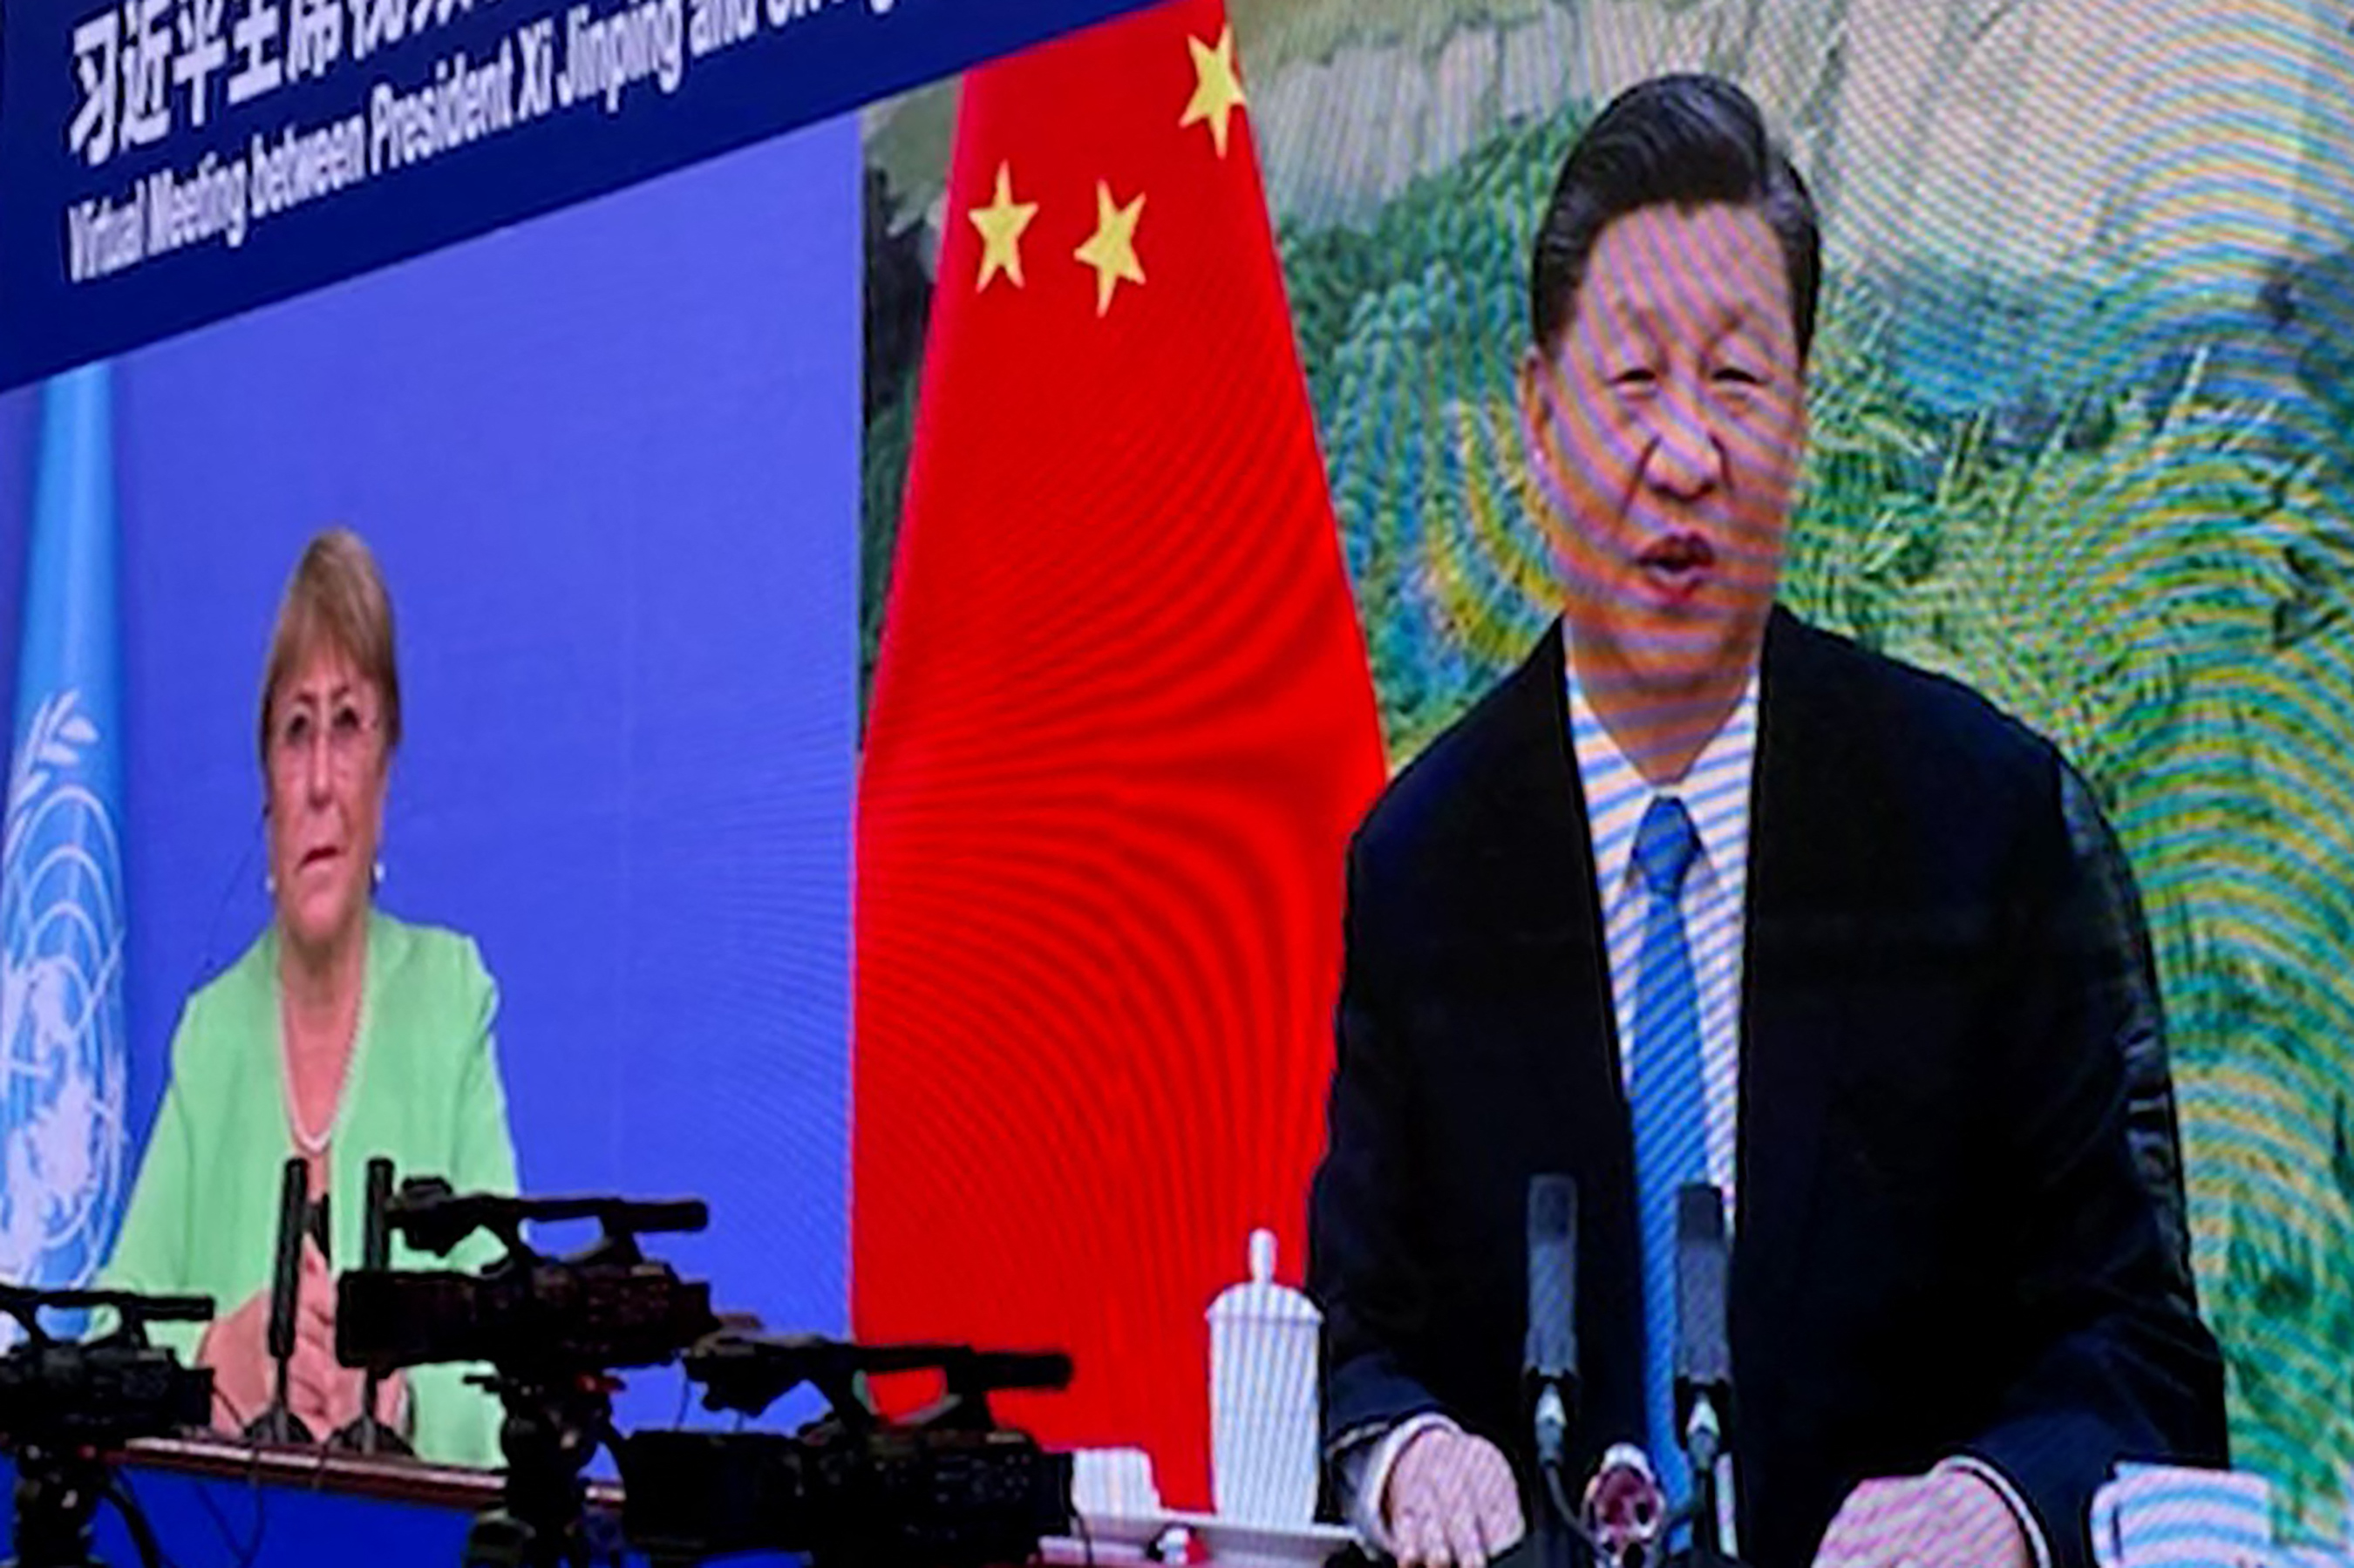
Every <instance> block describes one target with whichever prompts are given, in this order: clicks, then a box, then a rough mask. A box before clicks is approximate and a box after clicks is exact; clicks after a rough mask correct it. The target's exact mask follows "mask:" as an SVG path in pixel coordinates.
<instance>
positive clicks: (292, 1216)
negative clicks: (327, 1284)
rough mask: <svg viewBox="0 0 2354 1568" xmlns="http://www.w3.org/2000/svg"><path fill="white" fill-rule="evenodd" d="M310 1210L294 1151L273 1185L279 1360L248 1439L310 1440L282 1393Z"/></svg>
mask: <svg viewBox="0 0 2354 1568" xmlns="http://www.w3.org/2000/svg"><path fill="white" fill-rule="evenodd" d="M310 1213H311V1168H310V1167H309V1166H307V1165H305V1164H303V1163H302V1156H301V1155H299V1154H297V1155H293V1156H291V1157H289V1158H288V1160H287V1161H286V1173H285V1175H284V1176H283V1177H282V1178H281V1180H280V1181H279V1184H278V1261H277V1265H276V1267H275V1270H274V1272H272V1274H271V1275H270V1340H269V1344H270V1360H272V1361H276V1362H277V1363H278V1383H277V1388H276V1391H275V1392H274V1393H272V1394H271V1395H270V1407H269V1408H268V1409H267V1410H264V1411H263V1412H262V1413H261V1414H259V1415H257V1416H255V1417H254V1418H253V1419H252V1420H251V1421H250V1422H249V1423H247V1425H246V1428H245V1440H246V1441H247V1442H249V1443H281V1444H284V1443H310V1442H312V1441H313V1437H312V1436H311V1429H310V1428H309V1427H308V1426H305V1425H303V1424H302V1417H301V1416H299V1415H297V1414H294V1412H293V1409H292V1406H291V1405H290V1404H288V1401H287V1397H286V1375H287V1374H286V1369H287V1364H288V1363H289V1362H291V1361H292V1360H293V1359H294V1312H295V1307H296V1299H295V1292H296V1290H297V1288H298V1287H300V1286H301V1284H302V1231H303V1228H304V1225H305V1223H306V1222H307V1221H308V1219H309V1217H310Z"/></svg>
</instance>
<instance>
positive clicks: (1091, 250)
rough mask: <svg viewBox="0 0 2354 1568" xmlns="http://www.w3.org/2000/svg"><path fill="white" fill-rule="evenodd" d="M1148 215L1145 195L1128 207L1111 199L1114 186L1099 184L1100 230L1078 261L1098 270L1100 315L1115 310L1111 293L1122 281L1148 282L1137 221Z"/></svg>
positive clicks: (1098, 181) (1078, 253) (1098, 208)
mask: <svg viewBox="0 0 2354 1568" xmlns="http://www.w3.org/2000/svg"><path fill="white" fill-rule="evenodd" d="M1143 215H1144V195H1143V193H1142V192H1138V193H1137V197H1136V199H1135V200H1134V201H1132V202H1129V204H1128V205H1127V206H1126V207H1120V206H1119V205H1117V204H1115V203H1114V202H1113V201H1112V199H1111V186H1109V185H1106V184H1105V183H1104V182H1103V181H1101V180H1097V182H1096V231H1095V232H1094V233H1093V234H1090V235H1089V236H1087V243H1086V244H1085V245H1082V246H1080V247H1079V249H1078V250H1077V251H1076V255H1077V256H1078V259H1079V260H1082V261H1084V262H1086V263H1087V265H1088V266H1090V267H1092V268H1094V269H1095V270H1096V314H1097V315H1098V316H1100V315H1102V314H1104V313H1106V312H1108V311H1109V310H1110V309H1111V291H1113V290H1114V289H1116V288H1118V287H1119V284H1120V281H1121V280H1122V279H1125V280H1127V281H1129V282H1131V283H1141V282H1143V281H1144V264H1143V263H1142V262H1140V261H1139V260H1137V259H1136V220H1137V219H1138V218H1139V217H1142V216H1143Z"/></svg>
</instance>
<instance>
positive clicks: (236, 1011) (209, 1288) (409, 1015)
mask: <svg viewBox="0 0 2354 1568" xmlns="http://www.w3.org/2000/svg"><path fill="white" fill-rule="evenodd" d="M497 1012H498V988H497V986H496V984H495V983H493V980H491V977H490V974H489V972H488V971H487V970H485V969H483V967H482V955H481V954H480V953H479V952H478V951H477V950H476V949H475V947H474V943H473V941H472V938H467V937H461V936H460V935H458V934H457V933H455V932H452V931H445V930H440V929H437V928H435V927H428V926H410V925H406V924H404V923H402V922H401V921H398V920H395V919H393V918H392V917H391V916H387V915H383V914H371V915H370V916H369V917H368V929H367V979H366V987H365V991H364V992H363V995H362V999H361V1002H360V1015H359V1029H358V1036H357V1038H356V1039H355V1042H354V1043H353V1047H352V1060H351V1065H350V1067H349V1069H348V1071H347V1073H346V1075H345V1085H344V1095H343V1101H342V1108H341V1110H340V1112H339V1114H338V1117H337V1121H336V1126H335V1131H334V1143H333V1144H332V1145H331V1146H330V1148H329V1150H328V1153H329V1156H330V1160H331V1163H330V1166H329V1171H330V1177H329V1182H330V1185H329V1192H330V1197H331V1200H332V1201H331V1202H329V1204H328V1214H329V1221H330V1235H331V1239H332V1240H333V1242H334V1249H333V1252H334V1263H335V1266H336V1268H337V1269H338V1270H339V1271H340V1270H342V1269H345V1268H348V1267H350V1266H353V1265H354V1264H355V1263H356V1262H357V1260H358V1258H359V1255H360V1240H361V1232H362V1229H363V1226H364V1224H365V1219H366V1216H365V1214H364V1213H363V1212H362V1211H363V1207H364V1204H363V1201H362V1194H363V1193H365V1192H366V1171H367V1162H368V1160H369V1159H370V1158H371V1157H373V1156H376V1155H379V1154H381V1155H389V1156H390V1157H391V1159H392V1161H393V1166H394V1170H395V1171H396V1172H397V1176H398V1179H406V1178H408V1177H410V1176H431V1175H438V1176H442V1177H446V1178H447V1179H448V1180H449V1182H450V1184H451V1186H452V1187H454V1188H455V1189H457V1190H458V1191H459V1192H514V1190H515V1161H514V1139H512V1138H511V1137H510V1136H509V1134H508V1131H507V1100H506V1090H505V1088H504V1086H503V1085H502V1084H501V1082H500V1079H499V1065H498V1054H497V1051H496V1049H495V1046H494V1044H493V1039H492V1023H493V1019H494V1018H495V1016H496V1014H497ZM284 1059H285V1054H284V1051H283V1049H282V1047H281V1044H280V1037H279V999H278V936H277V928H276V927H274V926H273V927H270V929H269V930H267V931H265V932H263V933H262V936H261V938H260V940H258V941H256V942H255V943H254V944H253V946H252V947H250V948H247V949H246V951H245V955H244V956H243V957H242V958H240V959H238V961H237V962H236V963H235V964H234V965H232V966H231V967H230V968H229V969H227V970H226V971H224V972H223V973H222V974H221V975H220V977H219V978H218V979H217V980H214V981H212V983H211V984H209V985H207V986H206V987H205V988H204V989H202V990H201V991H197V992H196V995H194V996H192V997H190V998H189V999H188V1004H187V1007H186V1010H185V1011H184V1012H182V1013H181V1015H180V1026H179V1028H178V1030H177V1031H176V1032H175V1033H174V1034H173V1036H172V1075H171V1081H170V1082H169V1083H168V1084H167V1085H166V1086H164V1103H163V1107H162V1108H161V1109H160V1110H158V1111H157V1113H156V1116H155V1127H154V1131H153V1132H152V1133H151V1134H150V1135H149V1137H148V1139H147V1150H146V1154H145V1157H144V1158H143V1160H142V1161H141V1163H140V1167H139V1180H138V1182H137V1184H136V1185H134V1186H133V1188H132V1192H131V1204H130V1207H129V1209H128V1210H127V1211H126V1212H125V1213H124V1214H123V1218H122V1234H120V1235H119V1236H117V1237H116V1239H115V1243H114V1251H113V1254H112V1255H111V1257H110V1258H109V1259H108V1262H107V1266H106V1268H105V1270H104V1280H105V1283H106V1284H107V1285H108V1286H110V1287H115V1288H120V1289H126V1290H141V1291H150V1292H154V1291H193V1292H197V1293H200V1294H203V1295H207V1296H210V1297H212V1298H213V1299H214V1301H215V1303H216V1304H217V1308H218V1310H219V1311H220V1312H221V1313H223V1314H227V1313H228V1312H229V1311H232V1310H234V1309H235V1308H237V1307H238V1306H239V1304H240V1303H241V1302H243V1301H244V1300H245V1299H246V1298H249V1297H250V1296H252V1295H253V1294H254V1293H255V1292H256V1291H258V1290H263V1289H266V1288H268V1287H269V1283H270V1264H271V1261H272V1256H273V1254H274V1253H275V1250H276V1242H277V1234H276V1233H277V1223H278V1189H279V1181H280V1176H281V1171H282V1170H283V1168H284V1166H285V1163H286V1160H287V1157H288V1156H289V1155H291V1154H292V1153H293V1152H294V1147H293V1139H292V1134H291V1133H290V1132H289V1130H288V1128H287V1124H286V1099H285V1089H284V1079H283V1076H282V1074H281V1064H282V1062H283V1061H284ZM497 1252H498V1247H497V1245H496V1244H495V1243H494V1242H493V1241H491V1240H490V1239H489V1238H487V1237H484V1236H479V1235H478V1236H475V1237H473V1238H472V1239H471V1240H470V1241H469V1242H468V1243H467V1244H465V1245H462V1246H461V1247H460V1248H459V1249H458V1250H457V1252H455V1253H453V1254H452V1255H451V1257H450V1258H448V1259H446V1260H444V1259H439V1258H435V1257H432V1256H431V1255H426V1254H419V1253H413V1252H411V1251H410V1250H409V1249H408V1247H406V1246H403V1245H395V1246H394V1248H393V1255H392V1264H393V1266H394V1267H396V1268H462V1269H470V1270H471V1269H474V1268H478V1267H480V1266H482V1264H484V1263H486V1262H488V1261H490V1260H491V1258H492V1257H493V1256H495V1255H496V1254H497ZM202 1333H203V1325H201V1324H195V1323H190V1324H158V1325H156V1326H155V1328H154V1330H153V1337H154V1340H156V1342H158V1343H161V1344H170V1345H173V1346H175V1348H177V1349H178V1350H179V1351H181V1353H182V1355H183V1357H184V1358H192V1357H193V1356H194V1354H195V1351H196V1342H197V1340H198V1339H199V1338H200V1337H201V1336H202ZM480 1370H481V1369H480V1368H474V1367H461V1366H436V1367H415V1368H411V1369H410V1370H409V1372H408V1379H409V1403H410V1407H411V1410H412V1411H413V1413H414V1428H415V1429H414V1432H413V1434H412V1436H413V1438H414V1441H415V1443H416V1446H417V1451H418V1453H419V1456H420V1457H425V1458H429V1459H435V1460H439V1461H441V1462H443V1463H449V1464H470V1465H495V1464H497V1463H498V1462H499V1452H498V1432H499V1407H498V1403H497V1401H496V1400H495V1399H494V1398H493V1396H491V1395H490V1394H488V1393H484V1392H483V1391H482V1390H481V1389H478V1388H473V1387H471V1386H468V1385H467V1384H466V1383H464V1381H463V1379H464V1377H465V1374H466V1373H468V1372H475V1371H480ZM246 1414H248V1415H251V1414H257V1413H255V1412H247V1413H246ZM317 1436H321V1437H324V1436H325V1434H323V1433H321V1434H317Z"/></svg>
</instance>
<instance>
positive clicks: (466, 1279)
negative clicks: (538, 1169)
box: [335, 1177, 716, 1374]
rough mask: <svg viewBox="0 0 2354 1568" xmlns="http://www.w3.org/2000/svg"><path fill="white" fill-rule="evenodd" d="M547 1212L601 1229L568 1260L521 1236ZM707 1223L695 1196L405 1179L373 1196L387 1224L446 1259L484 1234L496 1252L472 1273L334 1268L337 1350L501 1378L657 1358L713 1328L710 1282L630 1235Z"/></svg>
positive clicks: (339, 1354) (361, 1360) (393, 1365)
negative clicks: (577, 1192) (661, 1198)
mask: <svg viewBox="0 0 2354 1568" xmlns="http://www.w3.org/2000/svg"><path fill="white" fill-rule="evenodd" d="M560 1220H595V1221H596V1222H598V1224H599V1225H601V1226H602V1227H603V1231H604V1234H603V1235H602V1236H600V1237H599V1239H598V1241H597V1242H596V1243H595V1244H594V1245H591V1246H589V1247H588V1248H586V1249H585V1250H583V1251H581V1252H578V1253H576V1254H574V1255H571V1256H568V1257H547V1256H544V1255H541V1254H539V1253H537V1252H535V1251H534V1250H533V1249H532V1248H531V1247H530V1246H528V1245H525V1242H524V1239H523V1227H524V1225H525V1224H529V1223H536V1222H543V1221H546V1222H553V1221H560ZM708 1221H709V1211H708V1210H707V1209H706V1208H705V1205H704V1204H703V1203H701V1202H697V1201H694V1200H681V1201H674V1202H633V1201H631V1200H628V1199H623V1198H510V1197H499V1196H494V1195H493V1194H490V1193H482V1192H474V1193H467V1194H464V1195H460V1194H457V1193H454V1192H451V1189H450V1184H449V1183H448V1182H447V1181H441V1180H440V1178H438V1177H426V1178H420V1179H412V1180H410V1181H404V1182H402V1183H401V1186H400V1191H399V1192H398V1194H396V1195H395V1196H394V1197H393V1198H392V1199H391V1200H390V1201H389V1202H387V1204H386V1205H385V1223H386V1225H387V1230H388V1231H389V1233H390V1234H395V1235H399V1236H402V1237H405V1238H406V1239H407V1240H408V1244H409V1245H411V1246H414V1247H416V1248H417V1249H418V1250H419V1251H421V1252H429V1253H432V1254H433V1255H436V1256H441V1257H446V1256H448V1255H449V1254H450V1253H451V1251H452V1250H453V1249H455V1248H456V1247H457V1245H459V1244H460V1243H461V1242H462V1241H464V1240H465V1239H466V1238H467V1237H468V1236H471V1235H472V1234H474V1233H475V1232H476V1231H488V1232H490V1233H491V1234H493V1235H494V1236H496V1237H497V1238H498V1239H499V1240H500V1241H501V1242H502V1243H504V1245H505V1247H506V1255H504V1257H502V1258H500V1259H499V1260H498V1261H496V1262H494V1263H493V1264H492V1265H490V1266H488V1267H487V1268H484V1269H483V1270H482V1272H481V1273H480V1274H465V1273H461V1272H457V1271H455V1270H429V1269H418V1270H409V1269H355V1270H353V1271H351V1272H350V1273H348V1274H345V1276H344V1277H343V1278H342V1280H341V1281H340V1282H339V1283H338V1285H337V1287H336V1298H335V1356H336V1359H337V1360H339V1361H342V1362H343V1363H344V1364H345V1366H358V1367H368V1368H371V1369H373V1370H375V1371H376V1372H392V1371H395V1370H396V1369H398V1368H400V1367H408V1366H419V1365H423V1364H427V1363H431V1362H439V1361H488V1362H490V1363H491V1364H492V1365H493V1366H495V1367H497V1368H498V1369H499V1370H500V1371H501V1372H505V1373H509V1374H519V1373H523V1372H539V1371H545V1372H551V1373H552V1372H567V1371H585V1372H604V1371H610V1370H611V1369H614V1368H617V1367H644V1366H656V1365H660V1364H661V1363H663V1362H664V1361H670V1360H672V1359H673V1358H674V1357H675V1356H677V1355H678V1353H679V1352H680V1351H684V1349H686V1348H687V1347H688V1346H689V1345H692V1344H693V1343H695V1340H698V1339H700V1338H701V1337H702V1336H703V1335H705V1334H706V1333H708V1332H710V1331H711V1330H712V1329H713V1328H714V1327H715V1326H716V1319H714V1318H713V1317H712V1315H711V1287H709V1286H708V1285H705V1284H702V1283H697V1282H689V1281H687V1280H684V1279H681V1278H680V1277H678V1273H677V1271H676V1270H675V1269H673V1268H672V1267H671V1266H670V1265H668V1264H666V1263H659V1262H654V1261H652V1260H650V1259H648V1258H647V1257H646V1255H645V1254H644V1253H643V1251H642V1250H641V1248H640V1247H639V1245H638V1238H639V1237H640V1236H643V1235H651V1234H658V1233H664V1232H685V1231H699V1230H701V1229H702V1228H703V1227H704V1226H705V1224H707V1223H708Z"/></svg>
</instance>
